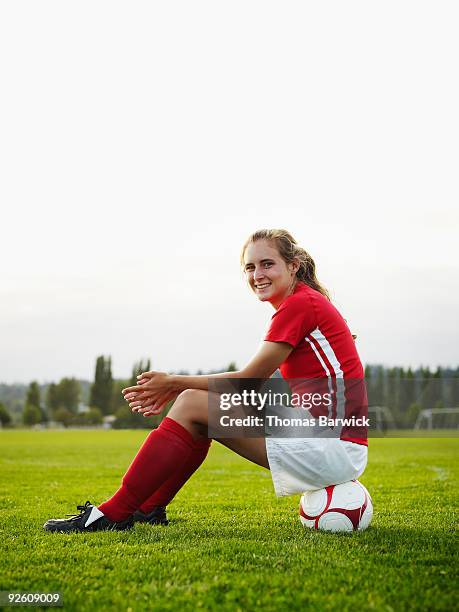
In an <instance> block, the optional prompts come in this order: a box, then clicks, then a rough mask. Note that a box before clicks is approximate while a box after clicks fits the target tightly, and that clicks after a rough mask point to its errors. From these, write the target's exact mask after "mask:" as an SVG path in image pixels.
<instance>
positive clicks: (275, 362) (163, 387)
mask: <svg viewBox="0 0 459 612" xmlns="http://www.w3.org/2000/svg"><path fill="white" fill-rule="evenodd" d="M292 350H293V347H292V346H291V345H290V344H287V343H286V342H267V341H265V342H263V344H262V345H261V347H260V349H259V350H258V352H257V353H256V354H255V355H254V357H252V359H251V360H250V361H249V363H248V364H247V365H246V366H245V368H243V369H242V370H239V371H237V372H221V373H219V374H209V375H203V376H181V375H178V374H166V373H165V372H144V373H143V374H140V375H139V376H138V379H139V380H138V383H137V386H135V387H127V388H126V389H123V395H124V398H125V399H126V400H127V401H128V402H129V405H130V406H131V408H132V409H133V410H134V411H136V410H138V409H139V408H145V407H146V406H153V407H154V409H155V411H154V413H155V414H158V413H159V412H160V411H161V410H162V408H163V407H164V406H165V405H166V403H167V402H168V401H170V400H171V399H174V398H175V397H177V395H178V394H179V393H181V392H182V391H184V390H185V389H202V390H205V391H207V390H208V389H209V382H208V381H209V378H260V379H267V378H269V377H270V376H271V375H272V374H273V373H274V372H275V371H276V370H277V368H278V367H279V366H280V365H281V363H282V362H283V361H285V360H286V359H287V357H288V356H289V355H290V353H291V352H292Z"/></svg>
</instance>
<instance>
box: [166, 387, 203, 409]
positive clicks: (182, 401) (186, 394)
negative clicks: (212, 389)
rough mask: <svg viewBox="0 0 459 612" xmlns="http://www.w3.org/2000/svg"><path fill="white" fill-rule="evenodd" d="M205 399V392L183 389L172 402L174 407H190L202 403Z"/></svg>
mask: <svg viewBox="0 0 459 612" xmlns="http://www.w3.org/2000/svg"><path fill="white" fill-rule="evenodd" d="M206 398H207V391H201V390H200V389H185V391H182V392H181V393H180V395H178V396H177V399H176V400H175V402H174V406H188V407H189V406H190V405H195V404H197V403H202V402H203V401H204V400H206Z"/></svg>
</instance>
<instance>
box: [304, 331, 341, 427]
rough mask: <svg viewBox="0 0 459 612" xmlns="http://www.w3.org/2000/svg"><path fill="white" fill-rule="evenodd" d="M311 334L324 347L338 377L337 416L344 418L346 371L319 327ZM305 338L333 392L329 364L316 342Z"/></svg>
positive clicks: (325, 353) (324, 351)
mask: <svg viewBox="0 0 459 612" xmlns="http://www.w3.org/2000/svg"><path fill="white" fill-rule="evenodd" d="M309 335H310V336H312V337H313V338H314V340H316V342H317V343H318V345H319V347H320V348H321V349H322V351H323V353H324V355H325V356H326V358H327V359H328V361H329V363H330V365H331V367H332V368H333V374H334V375H335V377H336V379H337V380H336V418H338V419H343V418H344V417H345V402H346V398H345V396H344V373H343V370H342V369H341V364H340V362H339V361H338V358H337V356H336V354H335V351H334V350H333V349H332V347H331V344H330V342H329V341H328V340H327V338H326V337H325V336H324V335H323V333H322V332H321V331H320V329H319V328H318V327H316V329H315V330H314V331H312V332H311V333H310V334H309ZM305 340H306V341H307V342H309V344H310V345H311V347H312V349H313V351H314V353H315V355H316V357H317V359H318V360H319V361H320V364H321V365H322V367H323V369H324V370H325V373H326V375H327V378H328V388H329V390H330V392H331V393H332V394H333V386H332V382H331V378H332V376H331V374H330V370H329V369H328V368H327V364H326V363H325V361H324V360H323V358H322V356H321V354H320V353H319V351H318V350H317V348H316V347H315V346H314V343H313V342H312V341H311V340H310V339H309V338H308V337H306V338H305ZM338 379H339V380H338ZM330 410H332V406H331V407H330ZM329 416H330V417H332V416H333V415H332V414H330V411H329Z"/></svg>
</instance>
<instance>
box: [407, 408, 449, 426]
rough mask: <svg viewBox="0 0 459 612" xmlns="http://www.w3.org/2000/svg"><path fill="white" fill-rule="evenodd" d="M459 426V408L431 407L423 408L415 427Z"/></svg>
mask: <svg viewBox="0 0 459 612" xmlns="http://www.w3.org/2000/svg"><path fill="white" fill-rule="evenodd" d="M452 428H459V408H429V409H426V410H421V412H420V413H419V416H418V418H417V419H416V423H415V424H414V429H452Z"/></svg>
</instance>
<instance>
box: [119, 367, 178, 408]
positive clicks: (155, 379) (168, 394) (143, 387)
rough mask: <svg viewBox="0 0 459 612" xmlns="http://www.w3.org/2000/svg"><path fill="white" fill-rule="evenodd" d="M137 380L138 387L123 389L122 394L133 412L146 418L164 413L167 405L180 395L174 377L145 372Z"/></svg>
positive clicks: (163, 373) (161, 373) (162, 373)
mask: <svg viewBox="0 0 459 612" xmlns="http://www.w3.org/2000/svg"><path fill="white" fill-rule="evenodd" d="M137 378H138V381H137V385H136V386H135V387H127V388H126V389H123V391H122V393H123V395H124V399H125V400H126V401H127V402H129V406H130V408H131V410H132V412H138V413H139V414H143V416H144V417H147V416H152V415H155V414H159V413H160V412H162V410H163V409H164V407H165V405H166V404H167V403H168V402H169V401H171V400H173V399H175V398H176V397H177V395H178V393H179V390H177V389H176V388H175V385H174V384H173V379H172V377H171V376H170V375H169V374H166V373H165V372H144V373H142V374H140V375H139V376H138V377H137Z"/></svg>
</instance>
